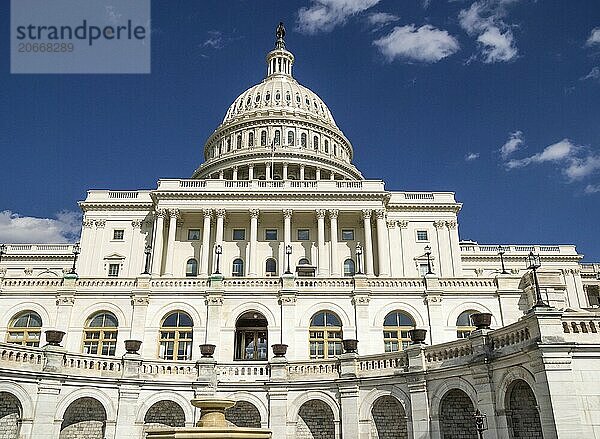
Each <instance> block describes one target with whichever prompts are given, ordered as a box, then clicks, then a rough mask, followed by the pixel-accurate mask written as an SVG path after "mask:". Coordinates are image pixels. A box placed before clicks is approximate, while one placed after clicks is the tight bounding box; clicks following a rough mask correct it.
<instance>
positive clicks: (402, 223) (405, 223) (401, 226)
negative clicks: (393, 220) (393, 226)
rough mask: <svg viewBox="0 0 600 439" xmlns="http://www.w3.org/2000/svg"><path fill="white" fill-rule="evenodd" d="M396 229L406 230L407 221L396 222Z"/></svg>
mask: <svg viewBox="0 0 600 439" xmlns="http://www.w3.org/2000/svg"><path fill="white" fill-rule="evenodd" d="M398 227H400V228H401V229H407V228H408V221H407V220H400V221H398Z"/></svg>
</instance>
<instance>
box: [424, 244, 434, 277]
mask: <svg viewBox="0 0 600 439" xmlns="http://www.w3.org/2000/svg"><path fill="white" fill-rule="evenodd" d="M425 255H426V256H427V274H433V271H431V247H429V246H428V245H426V246H425Z"/></svg>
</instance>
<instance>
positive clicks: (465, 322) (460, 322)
mask: <svg viewBox="0 0 600 439" xmlns="http://www.w3.org/2000/svg"><path fill="white" fill-rule="evenodd" d="M478 312H479V311H475V310H474V309H470V310H468V311H464V312H462V313H461V314H460V315H459V316H458V318H457V319H456V336H457V337H458V338H467V337H468V336H469V335H471V331H473V330H475V325H473V321H472V320H471V316H472V315H473V314H475V313H478Z"/></svg>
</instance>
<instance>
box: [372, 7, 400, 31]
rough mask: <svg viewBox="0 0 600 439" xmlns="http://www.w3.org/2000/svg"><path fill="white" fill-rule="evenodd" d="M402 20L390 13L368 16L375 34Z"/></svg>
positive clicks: (374, 13) (373, 13)
mask: <svg viewBox="0 0 600 439" xmlns="http://www.w3.org/2000/svg"><path fill="white" fill-rule="evenodd" d="M398 20H400V17H398V16H397V15H394V14H390V13H388V12H371V13H370V14H369V15H367V22H368V23H369V24H370V25H371V26H373V32H375V31H378V30H380V29H382V28H383V27H385V26H387V25H388V24H390V23H393V22H395V21H398Z"/></svg>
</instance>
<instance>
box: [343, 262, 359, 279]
mask: <svg viewBox="0 0 600 439" xmlns="http://www.w3.org/2000/svg"><path fill="white" fill-rule="evenodd" d="M355 273H356V271H355V269H354V261H353V260H352V259H346V260H345V261H344V276H354V274H355Z"/></svg>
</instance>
